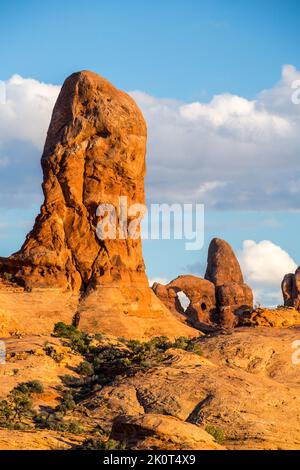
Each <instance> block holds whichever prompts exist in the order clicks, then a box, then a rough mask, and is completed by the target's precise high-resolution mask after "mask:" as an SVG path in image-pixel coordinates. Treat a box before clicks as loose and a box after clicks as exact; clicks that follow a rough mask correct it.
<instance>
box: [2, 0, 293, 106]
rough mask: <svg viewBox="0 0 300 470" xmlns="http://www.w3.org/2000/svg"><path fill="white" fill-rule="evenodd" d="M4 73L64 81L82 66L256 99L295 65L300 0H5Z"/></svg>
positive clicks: (138, 83)
mask: <svg viewBox="0 0 300 470" xmlns="http://www.w3.org/2000/svg"><path fill="white" fill-rule="evenodd" d="M0 13H1V18H2V21H1V29H0V44H1V75H2V77H1V78H2V79H6V78H9V77H10V76H11V75H12V74H13V73H16V72H17V73H19V74H20V75H22V76H25V77H34V78H36V79H38V80H43V81H47V82H50V83H57V84H61V83H62V81H63V80H64V78H65V77H66V76H68V75H69V74H70V73H72V72H73V71H75V70H81V69H83V68H87V69H91V70H95V71H96V72H98V73H100V74H103V75H105V76H106V77H107V78H108V79H109V80H111V81H112V82H113V83H114V84H116V86H119V87H121V88H123V89H125V90H135V89H142V90H143V91H144V92H147V93H149V94H151V95H154V96H157V97H166V96H168V97H173V98H177V99H183V100H187V101H190V100H195V99H199V98H201V99H203V98H204V99H205V98H206V99H209V98H210V97H211V96H212V95H214V94H218V93H223V92H224V90H226V91H228V92H232V93H235V94H241V95H243V96H245V97H248V98H251V97H253V96H255V94H256V93H257V92H259V91H260V90H262V89H264V88H269V87H271V86H272V85H273V83H274V81H275V80H276V78H277V77H278V75H279V73H280V69H281V66H282V65H283V64H286V63H291V64H293V65H295V66H296V67H297V68H299V66H300V63H299V62H300V58H299V39H300V32H299V15H300V3H299V1H298V0H285V1H284V2H283V1H282V0H251V1H250V0H244V1H242V2H241V1H239V0H218V1H214V0H208V1H201V0H185V1H180V0H154V1H151V2H150V1H149V2H147V1H142V2H141V1H135V0H127V1H122V0H119V1H116V0H111V1H109V2H108V1H101V0H92V1H91V0H86V1H84V2H82V1H78V0H62V1H58V0H52V1H51V2H41V1H39V0H14V1H8V0H2V1H1V5H0Z"/></svg>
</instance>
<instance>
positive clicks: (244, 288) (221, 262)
mask: <svg viewBox="0 0 300 470" xmlns="http://www.w3.org/2000/svg"><path fill="white" fill-rule="evenodd" d="M152 289H153V290H154V292H155V294H156V295H157V297H158V298H159V299H160V300H161V301H162V302H163V303H164V304H165V305H166V307H167V308H168V309H169V310H171V311H172V312H174V313H179V314H184V315H185V317H186V318H187V320H188V322H189V323H190V324H192V325H193V326H194V327H196V328H200V329H203V323H204V324H208V325H210V324H213V323H217V324H219V325H221V326H222V327H224V328H232V327H233V326H236V325H237V323H238V315H239V314H241V313H242V312H244V311H245V310H251V309H252V308H253V293H252V290H251V288H250V287H249V286H248V285H247V284H245V283H244V279H243V275H242V271H241V268H240V265H239V262H238V260H237V258H236V256H235V254H234V252H233V250H232V248H231V246H230V245H229V244H228V243H227V242H226V241H224V240H220V239H218V238H214V239H213V240H212V241H211V243H210V246H209V250H208V260H207V269H206V273H205V279H202V278H200V277H196V276H189V275H187V276H179V277H177V278H176V279H174V280H173V281H171V282H170V283H169V284H167V285H166V286H163V285H161V284H158V283H155V284H154V285H153V286H152ZM179 292H183V293H184V294H185V295H186V296H187V297H188V299H189V300H190V304H189V306H188V308H187V309H186V310H185V311H184V310H183V308H182V306H181V304H180V300H179V298H178V293H179Z"/></svg>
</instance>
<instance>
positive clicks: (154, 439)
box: [111, 413, 225, 450]
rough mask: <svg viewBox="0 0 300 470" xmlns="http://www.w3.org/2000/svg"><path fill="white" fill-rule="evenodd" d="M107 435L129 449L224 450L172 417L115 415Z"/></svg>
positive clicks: (194, 427)
mask: <svg viewBox="0 0 300 470" xmlns="http://www.w3.org/2000/svg"><path fill="white" fill-rule="evenodd" d="M111 437H112V438H113V439H116V440H120V441H121V442H124V441H125V442H126V444H127V446H129V448H130V449H135V450H142V449H147V450H149V449H153V450H155V449H164V450H166V449H167V450H190V449H192V450H193V449H194V450H196V449H197V450H224V449H225V447H223V446H221V445H220V444H217V442H216V441H215V440H214V438H213V437H212V436H211V435H210V434H208V432H206V431H205V430H204V429H203V428H201V427H200V426H197V425H195V424H192V423H187V422H184V421H181V420H179V419H178V418H176V417H174V416H165V415H163V414H155V413H148V414H143V415H136V416H119V417H118V418H117V419H116V420H115V421H114V423H113V427H112V432H111Z"/></svg>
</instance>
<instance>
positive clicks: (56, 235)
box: [0, 71, 199, 339]
mask: <svg viewBox="0 0 300 470" xmlns="http://www.w3.org/2000/svg"><path fill="white" fill-rule="evenodd" d="M146 139H147V129H146V124H145V121H144V118H143V116H142V113H141V111H140V110H139V108H138V107H137V105H136V104H135V102H134V101H133V99H132V98H131V97H130V96H128V95H127V94H126V93H124V92H122V91H120V90H117V89H116V88H115V87H114V86H113V85H111V84H110V83H109V82H108V81H107V80H105V79H104V78H102V77H100V76H99V75H97V74H95V73H93V72H87V71H83V72H78V73H74V74H73V75H71V76H70V77H69V78H67V80H66V81H65V83H64V85H63V87H62V90H61V92H60V95H59V97H58V100H57V102H56V104H55V107H54V110H53V115H52V119H51V123H50V126H49V130H48V134H47V139H46V143H45V148H44V152H43V155H42V167H43V175H44V179H43V192H44V203H43V205H42V207H41V211H40V214H39V215H38V217H37V219H36V222H35V225H34V227H33V230H32V231H31V232H30V233H29V234H28V235H27V237H26V241H25V243H24V245H23V246H22V248H21V250H20V251H19V252H18V253H15V254H14V255H12V256H10V257H9V258H7V259H6V258H0V277H1V275H2V277H6V278H8V279H10V280H12V281H13V282H14V283H17V284H19V285H20V286H23V287H24V288H25V291H28V294H27V295H28V296H27V297H26V300H25V299H24V301H25V302H27V304H28V303H30V302H31V301H32V300H34V299H33V298H32V297H33V294H34V291H36V290H37V289H42V290H44V296H45V300H46V299H48V297H49V295H50V294H49V292H50V291H51V292H52V291H53V289H60V290H62V291H68V293H69V295H70V296H71V295H73V296H75V300H76V296H77V298H78V300H79V305H78V306H77V307H76V309H74V310H73V312H72V316H73V315H75V319H76V322H77V324H78V323H79V327H80V328H83V329H84V330H86V331H103V332H104V333H108V334H116V335H118V336H120V335H123V336H126V337H129V338H139V339H141V338H149V337H152V336H157V335H159V334H164V335H167V336H168V335H169V336H174V335H177V336H181V335H184V336H195V335H197V334H199V333H198V332H197V331H195V330H193V329H192V328H189V327H188V326H186V325H184V324H182V323H181V322H179V321H178V320H177V319H176V318H174V316H173V315H172V314H171V313H170V312H169V311H168V310H167V309H166V308H165V306H164V305H163V304H162V303H161V302H160V301H159V300H158V299H157V297H155V295H154V294H153V292H152V290H151V289H150V287H149V284H148V280H147V276H146V274H145V266H144V261H143V256H142V243H141V238H140V235H139V232H138V231H137V233H136V234H137V236H136V237H135V238H132V237H131V238H130V237H127V238H126V237H125V236H124V231H122V234H121V237H120V232H119V229H123V228H124V225H126V224H127V226H129V225H130V224H131V225H132V223H133V222H134V220H133V219H134V217H138V216H139V211H140V209H139V208H136V213H135V214H134V213H130V214H128V211H126V212H125V217H124V213H123V217H121V209H120V197H126V198H127V201H126V202H127V207H128V208H131V209H132V206H133V205H134V204H139V205H141V204H144V201H145V195H144V176H145V170H146V166H145V155H146ZM123 201H124V199H123ZM100 204H111V205H113V207H114V208H115V210H116V222H117V226H116V229H117V232H116V238H114V239H111V238H106V239H103V238H101V239H99V237H98V235H99V232H98V231H97V229H98V228H99V222H100V221H102V220H103V219H102V217H103V216H104V217H105V215H106V213H105V212H103V213H102V214H100V213H99V212H98V211H97V208H98V207H99V205H100ZM139 207H140V206H139ZM31 291H32V292H31ZM6 292H7V291H6ZM7 295H8V294H7V293H5V297H7ZM9 295H10V294H9ZM39 295H40V296H42V295H43V294H39ZM51 295H52V294H51ZM59 295H60V294H59V293H57V296H58V297H59ZM19 297H20V296H19ZM21 297H22V298H23V296H22V295H21ZM10 298H11V299H12V301H13V302H17V300H16V299H13V298H12V296H11V295H10ZM4 303H5V299H4ZM6 304H7V302H6ZM9 304H11V302H10V303H9ZM43 304H44V302H43V301H41V303H40V305H36V304H35V300H34V302H33V303H32V314H31V325H35V327H34V328H36V330H37V331H40V329H41V328H43V329H44V328H45V331H46V332H49V330H50V331H51V329H52V328H53V324H54V323H55V322H56V321H60V320H62V319H63V318H64V316H63V314H62V313H61V312H60V311H59V309H57V302H56V300H55V302H54V304H55V305H54V306H53V309H52V308H51V305H48V306H47V313H46V314H45V316H43V315H42V314H41V305H43ZM48 304H49V303H48ZM76 304H77V302H76ZM64 305H65V303H64V302H62V303H61V309H62V310H64ZM72 306H73V297H72ZM72 308H73V307H72ZM2 313H3V317H5V316H6V317H7V318H10V319H11V317H14V316H15V313H14V311H11V309H10V307H9V306H8V308H6V309H5V311H3V312H2ZM41 317H43V318H41ZM68 318H70V316H69V312H68ZM48 319H49V321H48ZM50 319H51V320H50ZM45 323H46V324H45ZM17 324H18V328H20V329H21V330H22V331H23V330H24V329H25V330H26V331H27V332H28V323H27V321H26V319H25V316H24V315H23V316H22V315H21V316H19V315H18V318H17ZM13 327H15V325H11V328H13ZM34 328H33V332H34V331H35V330H34ZM29 329H30V331H31V330H32V327H31V326H30V327H29Z"/></svg>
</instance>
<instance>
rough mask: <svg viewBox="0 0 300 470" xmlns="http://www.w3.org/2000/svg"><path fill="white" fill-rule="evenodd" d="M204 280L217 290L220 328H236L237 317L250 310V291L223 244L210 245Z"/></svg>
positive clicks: (235, 262)
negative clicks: (213, 285) (211, 283)
mask: <svg viewBox="0 0 300 470" xmlns="http://www.w3.org/2000/svg"><path fill="white" fill-rule="evenodd" d="M205 279H207V280H208V281H211V282H213V283H214V284H215V286H216V298H217V308H218V321H219V323H220V324H221V325H222V326H224V327H229V328H230V327H232V326H235V325H236V324H237V315H238V314H240V313H242V312H243V311H244V310H247V309H252V308H253V293H252V290H251V288H250V287H249V286H248V285H247V284H245V283H244V278H243V274H242V271H241V268H240V265H239V262H238V260H237V258H236V256H235V254H234V252H233V250H232V248H231V246H230V245H229V243H227V242H226V241H225V240H220V239H219V238H214V239H213V240H212V241H211V243H210V246H209V249H208V258H207V269H206V273H205Z"/></svg>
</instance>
